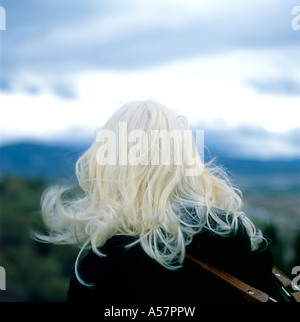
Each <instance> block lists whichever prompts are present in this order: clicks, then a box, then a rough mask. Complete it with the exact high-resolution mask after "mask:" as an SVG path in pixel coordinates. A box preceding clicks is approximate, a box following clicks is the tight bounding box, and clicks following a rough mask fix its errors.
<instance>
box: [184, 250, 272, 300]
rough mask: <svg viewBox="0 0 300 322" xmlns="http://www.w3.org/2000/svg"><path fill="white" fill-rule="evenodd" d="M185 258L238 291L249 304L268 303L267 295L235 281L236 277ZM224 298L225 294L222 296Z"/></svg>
mask: <svg viewBox="0 0 300 322" xmlns="http://www.w3.org/2000/svg"><path fill="white" fill-rule="evenodd" d="M187 257H188V258H189V259H190V260H192V261H193V262H195V263H196V264H198V265H199V266H200V267H201V268H203V269H204V270H206V271H208V272H210V273H212V274H214V275H215V276H216V277H218V278H219V279H221V280H222V281H224V282H225V283H227V284H229V285H230V286H232V287H234V288H235V289H236V290H238V291H239V292H240V293H242V295H243V296H244V297H245V298H246V299H247V300H248V301H251V302H268V301H269V299H270V297H269V295H268V294H266V293H264V292H262V291H260V290H258V289H256V288H254V287H252V286H250V285H248V284H246V283H244V282H242V281H241V280H239V279H237V278H236V277H234V276H232V275H230V274H228V273H227V272H225V271H223V270H221V269H220V268H217V267H215V266H213V265H211V264H208V263H206V262H203V261H202V260H200V259H198V258H195V257H193V256H191V255H187ZM224 295H225V296H226V294H224Z"/></svg>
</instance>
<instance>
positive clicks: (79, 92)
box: [0, 0, 300, 143]
mask: <svg viewBox="0 0 300 322" xmlns="http://www.w3.org/2000/svg"><path fill="white" fill-rule="evenodd" d="M0 5H1V6H3V7H4V8H5V11H6V30H5V31H0V37H1V43H0V46H1V49H0V50H1V70H0V109H1V138H0V143H4V142H6V141H8V140H11V139H20V138H27V137H29V138H30V137H31V138H49V137H51V136H58V135H62V133H64V132H68V133H70V131H72V129H73V130H74V131H75V130H76V135H75V133H74V137H75V136H78V131H79V132H82V135H85V133H88V132H90V131H92V130H93V129H95V128H97V127H99V126H101V125H102V124H103V123H104V122H105V121H106V119H107V118H108V117H109V116H110V115H111V114H112V113H113V111H114V110H115V109H116V108H118V107H119V106H120V104H121V103H122V102H126V101H128V100H132V99H145V98H149V97H153V98H155V99H158V100H160V101H161V102H162V103H165V104H166V105H167V106H169V107H170V108H173V109H176V110H178V112H180V113H182V114H185V115H186V116H187V117H188V118H189V119H190V121H191V123H193V124H196V125H197V124H206V125H208V124H209V125H211V126H214V127H216V126H219V127H224V128H227V127H228V126H231V127H232V126H234V127H239V128H240V127H241V126H243V125H245V126H246V125H247V126H251V127H253V126H254V127H258V128H261V129H263V130H264V131H271V132H273V133H276V135H277V136H278V133H284V132H286V131H290V130H293V133H297V132H295V128H297V127H298V128H299V126H300V124H299V116H296V115H298V114H299V113H298V110H299V108H300V60H299V57H300V30H294V29H293V28H292V21H293V19H294V18H295V17H296V15H293V14H292V10H293V8H294V7H295V6H296V5H297V1H295V0H247V1H241V0H227V1H222V0H202V1H201V0H85V1H77V0H60V1H58V0H56V1H53V0H43V1H40V0H6V1H5V0H2V1H0ZM298 5H300V3H298ZM299 15H300V11H299ZM299 24H300V21H299ZM298 133H299V132H298ZM284 135H285V134H284Z"/></svg>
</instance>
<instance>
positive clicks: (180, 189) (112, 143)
mask: <svg viewBox="0 0 300 322" xmlns="http://www.w3.org/2000/svg"><path fill="white" fill-rule="evenodd" d="M198 148H199V147H198ZM200 148H203V147H200ZM76 174H77V178H78V183H79V186H80V187H81V192H80V193H75V192H72V190H70V188H69V187H65V186H63V187H58V186H55V187H52V188H50V189H48V190H47V191H45V193H44V195H43V198H42V215H43V217H44V221H45V224H46V225H47V226H48V228H49V235H47V236H41V235H38V238H40V239H43V240H47V241H50V242H54V243H67V244H77V245H80V246H82V249H83V248H85V247H92V249H93V251H94V252H95V253H97V254H98V255H99V256H102V255H104V254H102V253H101V251H100V250H99V247H101V246H102V245H104V244H105V242H106V241H107V240H108V239H109V238H110V237H112V236H114V235H117V234H121V235H126V236H134V237H136V242H140V243H141V246H142V247H143V249H144V250H145V252H146V253H148V255H149V256H151V257H152V258H154V259H155V260H157V261H158V262H159V263H160V264H162V265H164V266H166V267H167V268H169V269H175V268H177V267H179V266H180V265H181V264H182V262H183V260H184V256H185V246H186V245H187V244H189V243H190V242H191V240H192V238H193V236H194V235H195V234H196V233H198V232H200V231H201V230H202V229H203V228H204V227H205V228H206V229H210V230H212V231H214V232H215V233H217V234H223V235H227V234H230V233H232V232H234V231H236V230H237V227H238V219H240V220H241V221H242V222H243V224H244V226H245V228H246V230H247V232H248V234H249V236H250V239H251V242H252V248H253V249H255V248H257V247H258V245H259V243H260V241H261V236H260V234H258V232H257V231H256V230H255V228H254V226H253V224H252V223H251V222H250V221H249V220H248V219H247V218H246V217H245V215H244V214H243V212H241V210H240V209H241V206H242V201H241V197H240V193H239V191H238V190H237V189H235V188H233V187H232V186H231V184H230V182H229V180H228V179H227V176H226V175H225V173H224V172H223V171H222V170H221V169H220V168H218V167H213V166H212V163H209V164H204V161H203V160H201V158H200V155H199V153H198V151H197V145H196V144H195V142H194V139H193V136H192V134H191V131H190V130H189V128H188V121H187V119H186V118H185V117H183V116H178V115H177V114H176V113H175V112H174V111H172V110H169V109H168V108H166V107H165V106H164V105H162V104H160V103H158V102H156V101H153V100H147V101H134V102H129V103H126V104H124V105H123V106H122V107H121V108H120V109H119V110H117V111H116V112H115V113H114V114H113V115H112V116H111V118H110V119H109V120H108V121H107V123H106V124H105V125H104V127H103V129H102V130H101V131H99V133H98V135H97V137H96V139H95V141H94V143H93V144H92V146H91V147H90V148H89V149H88V150H87V151H86V152H85V153H84V154H83V155H82V156H81V157H80V158H79V160H78V162H77V164H76Z"/></svg>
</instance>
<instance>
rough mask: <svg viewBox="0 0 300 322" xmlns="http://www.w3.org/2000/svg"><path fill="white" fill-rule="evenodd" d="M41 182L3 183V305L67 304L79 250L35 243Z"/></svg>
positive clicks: (0, 234)
mask: <svg viewBox="0 0 300 322" xmlns="http://www.w3.org/2000/svg"><path fill="white" fill-rule="evenodd" d="M46 186H47V183H46V182H43V181H40V180H26V181H25V180H23V179H20V178H14V177H10V178H6V179H4V180H2V181H1V182H0V229H1V230H0V265H1V266H3V267H4V268H5V270H6V291H0V292H1V293H0V301H65V300H66V292H67V289H68V283H69V279H70V276H71V273H72V267H73V263H74V261H75V258H76V254H77V252H78V249H75V248H72V247H68V246H56V245H51V244H47V243H39V242H36V241H34V240H33V239H32V238H31V237H30V235H31V231H32V229H37V228H39V229H40V228H41V226H42V221H41V216H40V212H39V207H40V198H41V195H42V191H43V190H44V188H45V187H46Z"/></svg>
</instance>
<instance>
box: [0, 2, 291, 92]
mask: <svg viewBox="0 0 300 322" xmlns="http://www.w3.org/2000/svg"><path fill="white" fill-rule="evenodd" d="M154 3H155V4H156V5H157V6H159V5H158V2H154ZM159 3H160V2H159ZM237 3H239V5H237ZM257 3H258V2H257ZM270 3H271V2H270ZM2 5H3V6H4V7H5V8H6V12H7V30H6V31H5V32H2V34H1V37H2V40H1V42H2V45H1V46H2V47H3V50H2V65H3V74H4V76H0V78H1V79H4V78H7V79H9V78H16V77H17V75H18V74H19V73H20V72H21V73H25V74H26V73H28V74H30V73H35V74H38V75H40V76H41V77H47V76H48V75H49V74H50V75H52V76H53V75H57V77H59V78H63V77H64V76H65V75H66V74H70V73H76V72H80V71H81V70H85V69H91V68H92V69H93V68H102V69H103V68H109V69H134V68H141V67H149V66H152V65H157V64H162V63H165V62H169V61H170V60H176V59H181V58H189V57H192V56H199V55H208V54H215V53H218V54H219V53H222V52H226V51H229V50H233V49H239V48H244V49H249V48H269V47H272V46H274V47H280V46H281V47H282V48H284V47H285V46H290V45H295V43H297V38H296V37H297V35H296V33H295V31H293V30H292V28H291V27H290V24H288V22H289V21H290V20H291V19H292V17H291V16H290V11H291V8H290V5H289V4H288V3H283V4H280V5H277V6H269V7H268V6H265V7H264V8H265V9H264V10H261V7H260V6H259V7H258V8H257V9H255V6H254V7H253V8H252V11H251V12H249V11H247V8H248V7H247V6H246V5H245V4H241V2H235V1H231V2H230V5H232V7H230V5H229V4H228V3H226V4H225V5H224V7H222V6H220V5H218V6H217V5H216V10H215V11H213V12H212V13H211V15H209V16H205V15H201V16H199V18H195V16H194V17H193V19H191V18H190V17H189V16H188V15H187V16H186V18H185V13H184V12H180V8H178V9H176V6H170V8H169V9H168V8H167V7H165V6H164V7H163V6H162V7H161V8H163V10H162V12H160V10H156V11H155V10H153V11H151V12H149V13H148V15H149V17H148V16H147V17H146V18H147V19H149V21H151V23H149V21H148V23H144V22H143V19H141V17H140V16H139V12H136V11H135V10H136V7H135V6H137V5H139V6H141V2H135V1H133V2H129V1H126V2H125V1H120V0H109V1H108V0H102V1H96V0H87V1H76V0H75V1H74V0H64V1H52V0H43V1H38V0H27V1H17V0H3V4H2ZM198 5H199V4H198ZM157 9H160V7H158V8H157ZM146 14H147V12H146ZM173 15H174V19H172V18H173ZM175 16H176V17H175ZM109 17H111V20H110V18H109ZM178 17H180V21H181V23H178V24H176V22H174V23H171V22H172V20H176V19H175V18H178ZM107 20H108V23H107V24H106V25H105V24H104V22H105V21H106V22H107ZM164 21H169V22H170V24H167V23H165V22H164ZM93 23H94V24H93ZM102 25H103V28H104V29H102V28H101V26H102ZM105 28H107V29H105ZM112 31H115V33H112V34H111V32H112ZM2 82H3V80H2ZM2 89H3V87H2ZM57 93H60V92H59V91H57Z"/></svg>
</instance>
